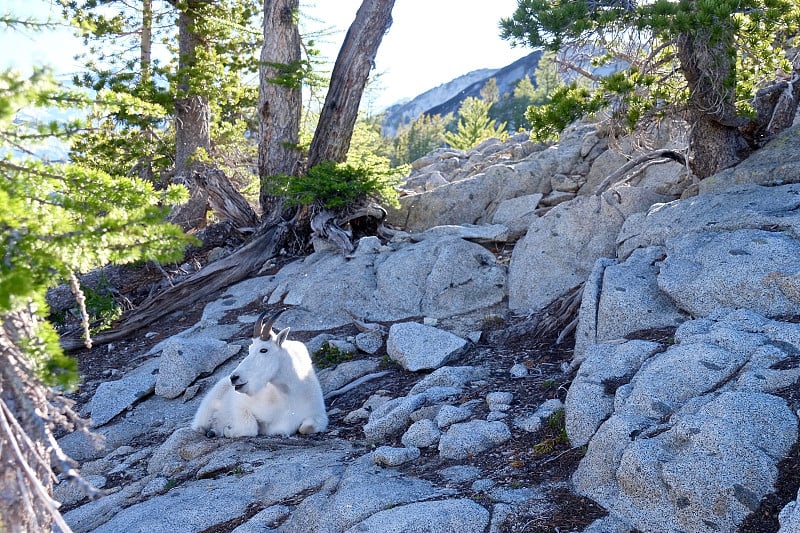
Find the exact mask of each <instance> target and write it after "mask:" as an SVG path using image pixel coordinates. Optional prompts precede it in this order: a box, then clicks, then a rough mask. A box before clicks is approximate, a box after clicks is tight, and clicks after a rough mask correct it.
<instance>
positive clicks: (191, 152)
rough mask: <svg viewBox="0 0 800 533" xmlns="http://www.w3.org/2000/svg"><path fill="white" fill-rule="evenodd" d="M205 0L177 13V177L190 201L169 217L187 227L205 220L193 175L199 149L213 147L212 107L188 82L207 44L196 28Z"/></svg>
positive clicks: (205, 203)
mask: <svg viewBox="0 0 800 533" xmlns="http://www.w3.org/2000/svg"><path fill="white" fill-rule="evenodd" d="M202 3H204V1H203V0H189V1H187V2H186V3H185V4H183V7H182V8H181V9H180V13H179V15H178V48H179V60H178V77H179V79H178V87H177V89H178V91H177V94H178V96H177V98H176V99H175V180H176V181H178V182H180V183H184V184H185V185H186V186H187V187H188V188H189V192H190V195H191V196H190V198H189V202H188V203H187V204H185V205H183V206H181V207H180V208H178V210H177V212H174V213H173V214H172V216H171V217H170V219H171V220H172V221H173V222H175V223H176V224H180V226H181V227H182V228H183V229H185V230H190V229H194V228H201V227H203V226H205V223H206V210H207V206H208V196H207V195H206V194H205V192H204V191H203V190H202V188H200V187H198V186H197V184H196V183H195V181H194V178H193V177H192V173H193V171H194V169H195V167H196V164H197V163H196V161H195V159H194V158H195V157H196V155H197V152H198V150H201V149H202V150H205V151H206V153H208V152H210V150H211V136H210V133H209V125H210V122H211V110H210V108H209V105H208V99H207V98H206V97H204V96H199V95H197V94H194V91H193V89H192V87H191V84H190V82H189V80H190V77H191V75H190V72H191V69H192V68H193V67H194V66H195V62H196V58H197V51H198V49H199V48H200V47H202V46H205V45H204V43H203V40H202V36H201V35H198V34H197V33H196V32H195V30H194V27H195V19H196V16H197V11H196V10H197V6H198V5H200V4H202Z"/></svg>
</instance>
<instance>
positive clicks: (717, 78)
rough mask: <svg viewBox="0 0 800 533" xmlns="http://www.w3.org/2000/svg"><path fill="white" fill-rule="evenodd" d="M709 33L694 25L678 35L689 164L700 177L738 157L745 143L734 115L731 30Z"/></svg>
mask: <svg viewBox="0 0 800 533" xmlns="http://www.w3.org/2000/svg"><path fill="white" fill-rule="evenodd" d="M720 34H721V36H718V37H713V36H712V35H711V34H710V32H709V31H708V30H705V29H698V30H693V31H691V32H686V33H683V34H681V35H680V36H679V37H678V59H679V61H680V67H681V71H682V72H683V75H684V77H685V78H686V81H687V83H688V85H689V123H690V124H691V125H692V130H691V133H690V136H689V154H690V159H689V167H690V168H691V170H692V172H693V173H694V174H695V176H697V177H698V178H700V179H703V178H707V177H708V176H711V175H713V174H716V173H717V172H719V171H721V170H724V169H726V168H728V167H731V166H733V165H735V164H737V163H738V162H739V161H741V160H742V159H743V157H744V151H745V150H746V143H745V141H744V137H743V135H742V133H741V132H740V131H739V127H740V126H743V125H744V124H745V122H746V121H745V120H743V119H742V118H740V117H739V116H737V113H736V106H735V101H736V88H735V85H734V83H733V80H734V79H735V68H736V57H735V55H734V54H732V53H731V50H732V49H733V35H734V29H733V27H731V28H730V31H727V32H720Z"/></svg>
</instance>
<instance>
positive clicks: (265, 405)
mask: <svg viewBox="0 0 800 533" xmlns="http://www.w3.org/2000/svg"><path fill="white" fill-rule="evenodd" d="M288 334H289V328H285V329H283V330H281V331H280V332H279V333H278V334H277V335H276V334H275V333H274V332H272V331H270V339H269V340H263V339H261V338H258V337H256V338H254V339H253V343H252V344H251V345H250V353H249V354H248V355H247V357H245V358H244V360H243V361H242V362H241V363H240V364H239V366H238V367H236V369H235V370H234V371H233V372H232V373H231V375H230V376H226V377H224V378H223V379H221V380H220V381H219V382H217V384H216V385H214V387H213V388H212V389H211V390H210V391H209V393H208V394H207V395H206V397H205V398H203V401H202V403H201V404H200V407H199V408H198V410H197V413H196V414H195V416H194V420H193V421H192V429H194V430H195V431H199V432H201V433H205V434H206V435H208V436H210V437H213V436H224V437H252V436H255V435H292V434H294V433H295V432H299V433H303V434H308V433H317V432H320V431H325V429H326V428H327V427H328V415H327V414H326V413H325V402H324V400H323V399H322V389H321V388H320V386H319V381H318V380H317V376H316V374H315V373H314V368H313V366H312V365H311V357H309V355H308V349H307V348H306V346H305V345H304V344H303V343H302V342H298V341H290V340H286V336H287V335H288ZM234 385H236V386H235V387H234ZM237 388H238V391H237V390H236V389H237Z"/></svg>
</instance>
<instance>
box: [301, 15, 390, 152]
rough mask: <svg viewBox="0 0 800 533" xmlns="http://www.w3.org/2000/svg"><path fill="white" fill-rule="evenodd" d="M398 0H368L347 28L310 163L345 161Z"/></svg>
mask: <svg viewBox="0 0 800 533" xmlns="http://www.w3.org/2000/svg"><path fill="white" fill-rule="evenodd" d="M393 7H394V0H364V1H363V2H362V3H361V7H359V8H358V12H357V13H356V18H355V20H354V21H353V23H352V24H351V25H350V29H348V30H347V35H346V36H345V38H344V43H343V44H342V48H341V50H339V55H338V56H337V58H336V63H335V64H334V66H333V73H332V74H331V83H330V88H329V89H328V95H327V96H326V97H325V104H324V105H323V107H322V113H321V114H320V117H319V123H318V125H317V130H316V131H315V132H314V140H313V141H311V148H310V150H309V154H308V166H310V167H311V166H314V165H317V164H319V163H321V162H323V161H336V162H337V163H340V162H343V161H344V160H345V158H346V157H347V151H348V150H349V149H350V138H351V137H352V136H353V128H354V127H355V123H356V118H357V117H358V106H359V104H360V103H361V95H362V94H363V93H364V87H365V86H366V84H367V79H368V78H369V72H370V70H371V69H372V67H373V66H374V64H375V55H376V54H377V53H378V47H379V46H380V44H381V40H382V39H383V36H384V34H385V33H386V32H387V31H388V29H389V26H391V24H392V8H393Z"/></svg>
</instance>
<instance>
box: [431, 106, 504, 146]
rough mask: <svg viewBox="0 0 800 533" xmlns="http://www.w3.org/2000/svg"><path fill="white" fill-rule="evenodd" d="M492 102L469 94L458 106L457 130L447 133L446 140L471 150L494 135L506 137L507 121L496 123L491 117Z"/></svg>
mask: <svg viewBox="0 0 800 533" xmlns="http://www.w3.org/2000/svg"><path fill="white" fill-rule="evenodd" d="M491 107H492V104H491V102H487V101H486V100H482V99H480V98H475V97H474V96H469V97H467V98H465V99H464V101H463V102H461V107H459V108H458V125H457V126H456V131H455V132H447V133H445V140H446V141H447V143H448V144H449V145H450V146H452V147H453V148H458V149H460V150H469V149H470V148H473V147H475V146H477V145H478V144H480V143H481V142H483V141H485V140H486V139H491V138H492V137H497V138H501V139H502V138H504V137H505V136H506V133H505V129H506V124H505V122H504V123H502V124H500V125H495V121H494V120H493V119H492V118H490V117H489V109H490V108H491Z"/></svg>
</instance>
